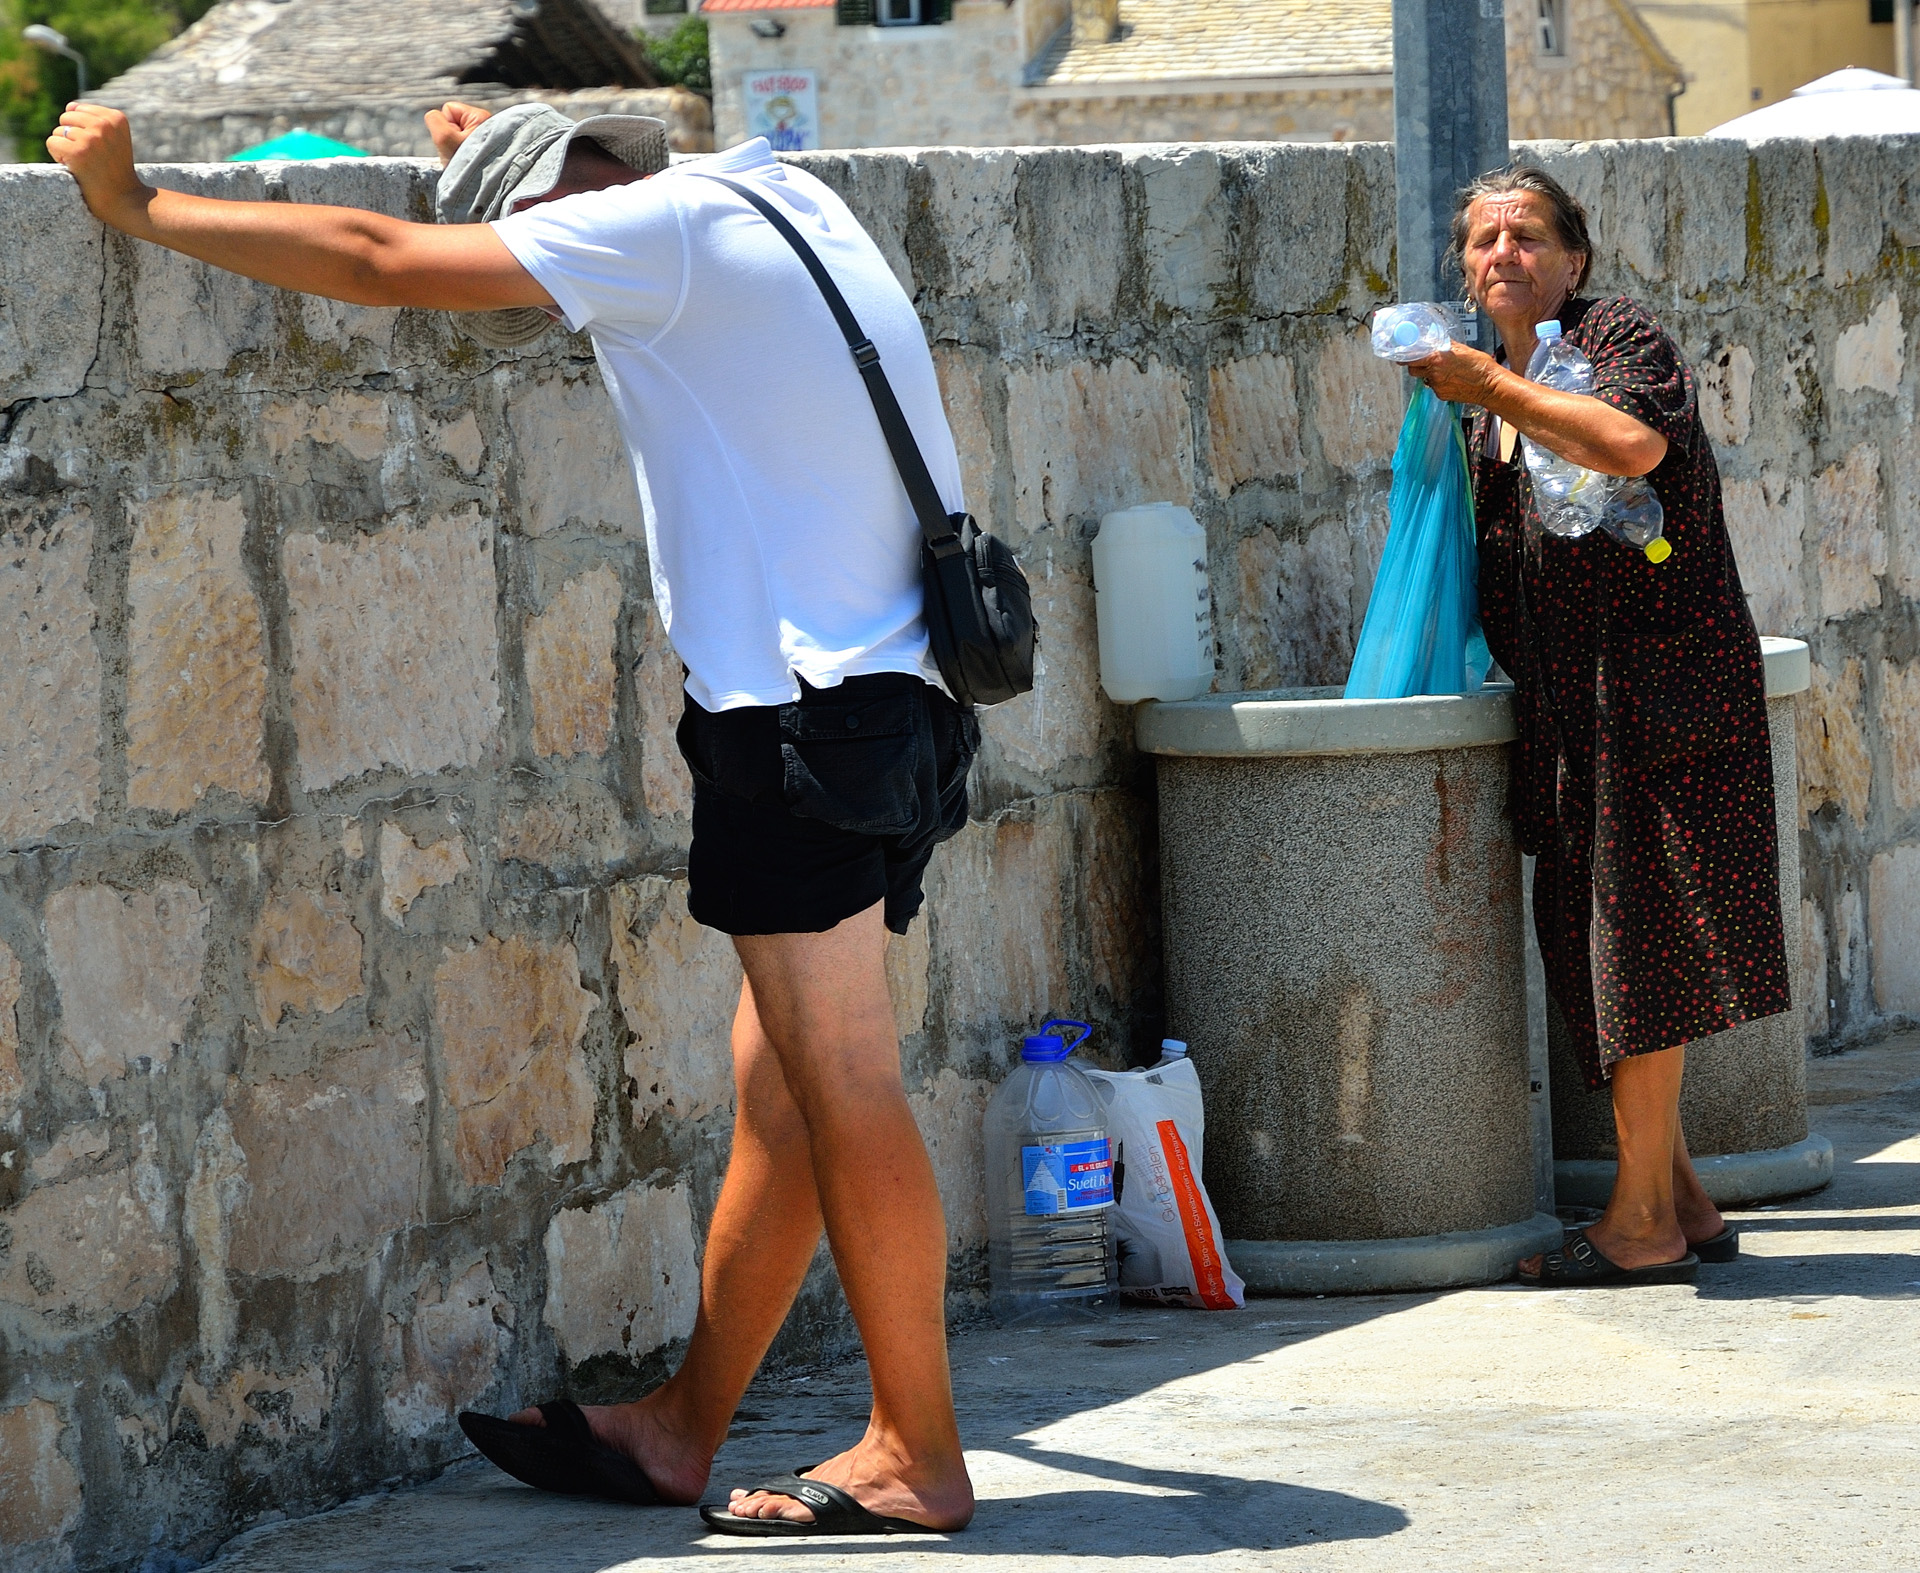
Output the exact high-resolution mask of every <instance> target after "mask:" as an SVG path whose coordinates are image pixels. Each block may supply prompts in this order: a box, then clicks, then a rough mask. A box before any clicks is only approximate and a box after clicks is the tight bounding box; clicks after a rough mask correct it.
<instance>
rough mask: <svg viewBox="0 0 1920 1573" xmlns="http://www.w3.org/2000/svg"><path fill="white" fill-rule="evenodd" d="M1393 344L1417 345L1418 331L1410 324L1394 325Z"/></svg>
mask: <svg viewBox="0 0 1920 1573" xmlns="http://www.w3.org/2000/svg"><path fill="white" fill-rule="evenodd" d="M1393 342H1394V343H1395V344H1418V343H1419V342H1420V330H1419V329H1418V328H1416V327H1415V326H1414V325H1413V324H1412V323H1411V322H1398V323H1395V324H1394V329H1393Z"/></svg>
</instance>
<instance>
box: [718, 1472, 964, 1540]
mask: <svg viewBox="0 0 1920 1573" xmlns="http://www.w3.org/2000/svg"><path fill="white" fill-rule="evenodd" d="M809 1467H811V1466H809ZM806 1472H807V1471H806V1470H805V1469H798V1470H795V1471H794V1472H793V1473H792V1474H790V1475H775V1476H774V1477H773V1479H771V1480H768V1481H764V1482H762V1483H761V1484H760V1485H757V1486H755V1487H753V1490H754V1491H770V1492H772V1493H773V1494H774V1495H775V1496H782V1497H792V1498H794V1499H795V1500H796V1501H800V1502H804V1503H806V1504H807V1506H808V1507H810V1508H812V1509H813V1522H812V1523H810V1524H803V1523H801V1522H800V1521H799V1520H798V1519H791V1518H741V1517H739V1516H737V1515H736V1514H733V1513H729V1512H728V1511H727V1510H726V1509H725V1508H723V1507H703V1508H701V1509H700V1516H701V1517H702V1518H704V1519H705V1520H706V1521H707V1523H708V1525H709V1526H710V1527H712V1528H714V1529H717V1530H719V1531H720V1533H721V1534H723V1535H757V1536H759V1537H761V1538H763V1539H768V1540H772V1539H776V1538H779V1537H784V1536H797V1535H941V1534H945V1533H946V1531H945V1530H940V1529H930V1528H928V1527H927V1526H926V1525H925V1524H916V1523H914V1521H913V1520H912V1519H910V1518H883V1517H881V1515H880V1514H878V1513H875V1512H872V1511H871V1510H869V1509H867V1508H864V1507H862V1506H861V1505H860V1504H859V1503H858V1502H856V1501H855V1500H854V1499H853V1498H852V1497H851V1496H850V1495H849V1494H848V1493H847V1492H845V1491H842V1490H841V1489H840V1488H839V1487H838V1486H830V1485H828V1484H827V1483H826V1481H824V1480H806V1479H803V1478H802V1477H803V1476H804V1475H805V1474H806ZM749 1494H751V1493H749Z"/></svg>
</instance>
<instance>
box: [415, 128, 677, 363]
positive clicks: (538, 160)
mask: <svg viewBox="0 0 1920 1573" xmlns="http://www.w3.org/2000/svg"><path fill="white" fill-rule="evenodd" d="M575 137H586V138H587V139H589V140H590V141H593V142H597V143H598V144H599V145H600V146H601V147H603V148H605V149H606V150H607V152H608V153H610V154H612V155H613V157H615V158H617V159H619V160H620V162H621V163H623V164H625V165H626V166H627V168H629V169H634V170H638V171H639V172H640V173H641V174H643V175H657V174H659V173H660V171H661V170H663V169H665V168H666V167H667V123H666V122H665V121H664V120H655V119H654V118H653V117H652V116H650V115H592V116H589V117H588V118H587V119H585V120H570V119H569V118H568V117H567V116H565V115H563V114H561V113H560V111H559V110H557V109H555V108H554V107H553V106H552V105H551V104H515V105H514V106H513V107H512V108H511V109H503V110H502V111H501V112H500V113H499V114H497V115H492V116H490V117H488V118H487V119H486V120H483V121H482V122H481V123H480V124H479V125H478V126H476V127H475V128H474V130H473V132H472V134H471V135H469V136H468V137H467V139H466V141H464V142H462V143H461V144H460V148H459V151H458V152H456V153H455V154H454V155H453V157H452V159H450V160H449V161H448V163H447V167H446V168H445V169H443V170H442V171H441V172H440V185H439V188H438V189H437V190H436V192H435V193H434V199H433V211H434V216H435V217H436V218H437V219H438V220H439V221H440V222H441V223H442V224H487V223H491V222H492V221H493V220H494V219H497V218H504V217H505V216H506V215H507V214H509V213H511V212H513V210H514V209H515V208H516V207H518V206H519V205H520V204H521V203H523V202H530V201H532V200H533V199H534V198H536V197H544V196H545V195H546V194H547V193H548V192H549V191H551V190H553V188H554V187H555V186H556V185H557V184H559V181H560V173H561V171H562V169H563V168H564V167H565V165H566V162H567V149H568V148H569V147H571V146H572V144H573V139H574V138H575ZM452 316H453V320H454V321H455V322H456V323H457V324H458V325H459V328H460V331H461V332H462V333H465V334H466V335H467V336H468V337H469V338H471V339H475V340H478V341H479V342H480V343H482V344H484V345H486V346H488V347H489V348H490V349H499V350H509V349H514V348H517V347H518V346H519V345H522V344H531V343H532V342H533V341H534V340H535V339H537V338H539V337H540V335H541V334H543V333H545V332H546V331H547V329H549V328H551V327H552V326H553V324H554V319H553V318H552V317H550V316H548V315H547V313H546V312H545V311H543V310H541V309H540V307H538V306H510V307H506V308H505V309H503V310H500V311H457V312H454V313H453V314H452Z"/></svg>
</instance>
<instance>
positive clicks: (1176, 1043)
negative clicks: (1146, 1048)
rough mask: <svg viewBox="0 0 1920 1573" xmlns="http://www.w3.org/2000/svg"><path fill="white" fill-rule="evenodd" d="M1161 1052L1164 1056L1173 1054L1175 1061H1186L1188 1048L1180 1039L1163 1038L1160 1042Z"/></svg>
mask: <svg viewBox="0 0 1920 1573" xmlns="http://www.w3.org/2000/svg"><path fill="white" fill-rule="evenodd" d="M1160 1052H1161V1053H1162V1054H1171V1055H1172V1056H1173V1057H1174V1058H1175V1059H1184V1058H1185V1057H1186V1053H1187V1046H1186V1044H1185V1043H1184V1042H1182V1041H1181V1040H1180V1039H1179V1038H1162V1039H1161V1040H1160Z"/></svg>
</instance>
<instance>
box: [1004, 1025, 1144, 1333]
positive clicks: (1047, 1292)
mask: <svg viewBox="0 0 1920 1573" xmlns="http://www.w3.org/2000/svg"><path fill="white" fill-rule="evenodd" d="M1067 1027H1072V1028H1078V1029H1079V1030H1078V1032H1077V1034H1076V1035H1075V1037H1074V1039H1073V1041H1072V1042H1071V1043H1069V1042H1068V1041H1067V1039H1066V1037H1065V1036H1064V1035H1063V1034H1062V1033H1061V1032H1060V1031H1058V1030H1056V1029H1059V1028H1067ZM1092 1030H1093V1029H1092V1028H1091V1027H1090V1026H1089V1025H1088V1024H1087V1023H1086V1022H1084V1021H1066V1020H1054V1021H1049V1022H1047V1023H1045V1024H1044V1025H1043V1026H1042V1027H1041V1029H1040V1031H1039V1032H1037V1033H1035V1034H1034V1035H1033V1036H1032V1037H1030V1038H1028V1039H1026V1041H1025V1042H1024V1043H1023V1044H1022V1045H1021V1049H1020V1064H1019V1065H1018V1066H1017V1067H1015V1069H1014V1071H1013V1074H1012V1075H1010V1076H1009V1077H1008V1078H1007V1079H1006V1081H1005V1082H1003V1083H1002V1084H1001V1087H1000V1090H999V1091H998V1092H996V1093H995V1094H994V1095H993V1099H992V1101H991V1102H990V1103H988V1105H987V1114H986V1127H987V1129H986V1136H987V1269H988V1278H989V1281H990V1292H991V1301H990V1305H991V1309H992V1312H993V1315H994V1317H995V1319H996V1320H998V1321H1000V1322H1002V1323H1004V1324H1007V1325H1010V1326H1017V1325H1021V1324H1026V1323H1036V1322H1062V1321H1090V1320H1093V1319H1094V1318H1096V1317H1097V1316H1098V1315H1099V1314H1100V1313H1101V1312H1102V1311H1103V1310H1104V1309H1105V1308H1106V1306H1107V1304H1108V1303H1109V1302H1110V1301H1111V1298H1112V1296H1113V1293H1114V1284H1115V1263H1114V1252H1113V1219H1112V1214H1113V1152H1112V1148H1111V1146H1110V1145H1109V1143H1108V1139H1107V1114H1106V1105H1105V1104H1104V1103H1103V1102H1102V1101H1101V1098H1100V1094H1099V1092H1098V1090H1097V1089H1096V1088H1095V1087H1094V1084H1093V1081H1092V1079H1091V1078H1090V1077H1088V1076H1086V1075H1085V1074H1083V1073H1082V1072H1081V1070H1080V1068H1079V1067H1078V1066H1077V1065H1070V1064H1068V1063H1067V1056H1068V1055H1069V1054H1071V1053H1072V1052H1073V1050H1074V1049H1076V1048H1078V1047H1079V1046H1080V1045H1081V1044H1082V1043H1085V1042H1086V1040H1087V1037H1088V1035H1089V1034H1090V1033H1091V1032H1092Z"/></svg>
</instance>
